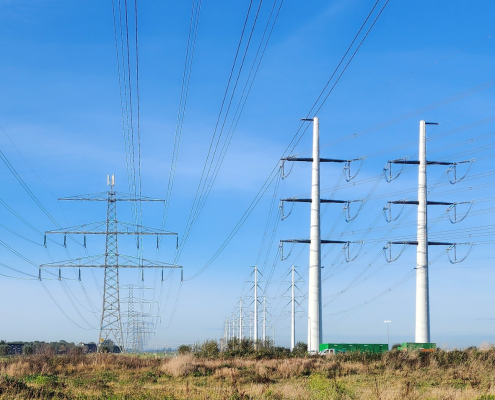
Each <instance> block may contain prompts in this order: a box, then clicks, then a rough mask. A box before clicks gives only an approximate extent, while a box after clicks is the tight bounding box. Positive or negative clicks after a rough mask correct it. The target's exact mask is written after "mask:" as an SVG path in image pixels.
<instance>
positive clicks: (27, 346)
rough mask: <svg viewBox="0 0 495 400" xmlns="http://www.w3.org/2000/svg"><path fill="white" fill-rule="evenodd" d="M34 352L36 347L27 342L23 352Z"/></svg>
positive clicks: (28, 353) (26, 353)
mask: <svg viewBox="0 0 495 400" xmlns="http://www.w3.org/2000/svg"><path fill="white" fill-rule="evenodd" d="M33 353H34V347H33V346H32V345H30V344H25V345H24V346H23V347H22V354H24V355H26V356H29V355H31V354H33Z"/></svg>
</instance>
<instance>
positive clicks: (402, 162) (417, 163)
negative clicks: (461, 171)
mask: <svg viewBox="0 0 495 400" xmlns="http://www.w3.org/2000/svg"><path fill="white" fill-rule="evenodd" d="M469 162H472V160H464V161H426V164H427V165H457V164H465V163H469ZM389 163H390V164H409V165H419V161H418V160H406V159H403V158H399V159H397V160H390V161H389Z"/></svg>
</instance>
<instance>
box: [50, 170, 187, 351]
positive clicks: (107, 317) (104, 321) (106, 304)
mask: <svg viewBox="0 0 495 400" xmlns="http://www.w3.org/2000/svg"><path fill="white" fill-rule="evenodd" d="M107 185H108V186H110V190H109V191H108V192H102V193H95V194H89V195H83V196H74V197H66V198H62V199H59V200H67V201H76V200H77V201H106V202H107V219H106V221H103V222H96V223H92V224H89V225H79V226H75V227H71V228H63V229H60V230H54V231H47V232H46V233H47V234H61V235H64V244H65V243H66V237H67V235H84V245H86V235H105V238H106V241H105V254H103V255H97V256H89V257H83V258H76V259H72V260H68V261H63V262H61V263H50V264H43V265H41V266H40V268H46V267H55V268H59V275H60V274H61V273H60V269H61V268H69V267H70V268H79V277H81V270H80V268H83V267H84V268H104V269H105V279H104V287H103V310H102V314H101V322H100V335H99V345H100V346H101V344H103V343H104V342H105V341H107V340H108V339H110V338H113V339H114V340H115V344H116V345H117V346H119V348H120V350H121V351H122V352H123V351H125V342H124V335H123V331H122V320H121V310H120V296H119V268H182V267H181V266H178V265H173V264H168V263H163V262H158V261H151V260H145V259H142V258H136V257H131V256H125V255H122V254H120V253H119V252H118V246H117V238H118V236H119V235H138V236H140V235H156V236H157V237H158V236H161V235H175V236H177V233H174V232H167V231H164V230H160V229H153V228H148V227H144V226H141V225H135V224H129V223H125V222H121V221H117V202H118V201H130V202H142V201H160V202H161V201H163V200H159V199H152V198H150V197H145V196H141V197H135V196H133V195H130V194H126V193H119V192H115V191H114V185H115V175H112V177H111V178H110V176H107ZM102 227H105V228H106V229H105V230H101V228H102ZM157 242H158V241H157ZM119 259H124V260H125V263H124V264H121V263H120V262H119Z"/></svg>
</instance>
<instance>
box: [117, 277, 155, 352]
mask: <svg viewBox="0 0 495 400" xmlns="http://www.w3.org/2000/svg"><path fill="white" fill-rule="evenodd" d="M121 289H128V291H129V295H128V297H127V298H126V299H123V300H121V302H122V303H127V314H126V316H127V329H126V332H127V342H126V347H127V348H128V349H130V351H131V352H132V353H140V352H142V351H143V350H144V344H145V339H144V337H143V332H142V327H143V323H144V324H148V325H150V326H153V323H152V322H148V321H144V318H148V317H149V318H152V317H159V316H158V315H151V314H148V313H143V312H139V311H137V310H136V309H135V306H136V305H141V306H142V305H143V304H149V305H150V307H151V304H152V303H158V302H157V301H153V300H147V299H143V298H139V297H135V296H134V289H138V290H144V289H152V288H149V287H144V286H137V285H132V284H130V285H126V286H122V287H121Z"/></svg>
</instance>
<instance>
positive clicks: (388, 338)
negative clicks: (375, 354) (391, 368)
mask: <svg viewBox="0 0 495 400" xmlns="http://www.w3.org/2000/svg"><path fill="white" fill-rule="evenodd" d="M383 322H384V323H385V324H387V345H388V348H389V350H390V330H389V324H390V323H391V322H392V321H383Z"/></svg>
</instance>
